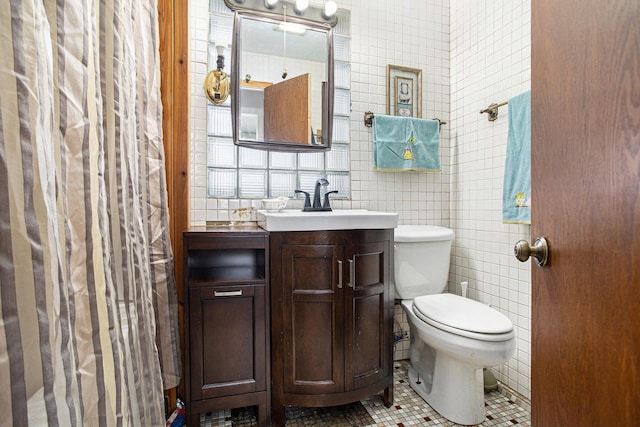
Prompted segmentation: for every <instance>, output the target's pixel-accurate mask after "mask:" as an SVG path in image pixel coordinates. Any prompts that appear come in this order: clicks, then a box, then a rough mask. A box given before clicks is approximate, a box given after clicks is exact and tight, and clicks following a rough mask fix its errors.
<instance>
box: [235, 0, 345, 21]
mask: <svg viewBox="0 0 640 427" xmlns="http://www.w3.org/2000/svg"><path fill="white" fill-rule="evenodd" d="M224 3H225V4H226V5H227V7H228V8H229V9H231V10H252V11H258V12H266V13H269V14H278V15H282V13H283V11H284V10H285V8H289V9H288V10H291V9H293V11H294V12H295V15H293V14H292V16H297V17H299V18H302V19H305V20H308V21H313V22H316V23H321V24H329V25H331V26H332V27H333V26H335V25H336V24H337V22H338V19H337V18H336V12H337V11H338V6H337V4H336V2H335V1H333V0H328V1H327V2H326V3H325V4H324V7H322V8H320V7H316V6H311V5H309V0H224Z"/></svg>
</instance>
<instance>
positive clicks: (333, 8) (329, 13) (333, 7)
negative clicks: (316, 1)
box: [322, 0, 338, 19]
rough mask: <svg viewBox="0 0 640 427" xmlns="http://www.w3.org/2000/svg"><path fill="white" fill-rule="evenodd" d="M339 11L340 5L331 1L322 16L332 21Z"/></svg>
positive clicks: (325, 6)
mask: <svg viewBox="0 0 640 427" xmlns="http://www.w3.org/2000/svg"><path fill="white" fill-rule="evenodd" d="M337 11H338V5H337V4H336V2H334V1H333V0H329V1H328V2H326V3H325V5H324V10H323V11H322V16H323V17H324V19H331V18H333V15H335V14H336V12H337Z"/></svg>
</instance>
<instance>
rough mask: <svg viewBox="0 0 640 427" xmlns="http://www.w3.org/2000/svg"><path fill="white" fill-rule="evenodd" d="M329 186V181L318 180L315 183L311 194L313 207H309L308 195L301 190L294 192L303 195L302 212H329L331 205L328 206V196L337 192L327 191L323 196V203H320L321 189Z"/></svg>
mask: <svg viewBox="0 0 640 427" xmlns="http://www.w3.org/2000/svg"><path fill="white" fill-rule="evenodd" d="M328 185H329V181H327V180H326V179H325V178H320V179H318V180H317V181H316V187H315V190H314V192H313V205H311V201H310V200H309V193H307V192H306V191H302V190H296V191H295V192H296V193H303V194H304V196H305V197H304V207H303V208H302V211H303V212H320V211H331V205H330V204H329V194H332V193H337V192H338V190H334V191H327V192H326V193H325V194H324V201H323V202H322V203H321V202H320V199H321V195H320V193H321V191H320V190H321V187H323V186H324V187H326V186H328Z"/></svg>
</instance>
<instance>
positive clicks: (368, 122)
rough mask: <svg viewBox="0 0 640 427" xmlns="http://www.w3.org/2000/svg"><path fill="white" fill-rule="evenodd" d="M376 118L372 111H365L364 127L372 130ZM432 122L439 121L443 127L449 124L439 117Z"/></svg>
mask: <svg viewBox="0 0 640 427" xmlns="http://www.w3.org/2000/svg"><path fill="white" fill-rule="evenodd" d="M374 117H375V114H373V112H372V111H365V112H364V125H365V126H366V127H368V128H370V127H371V126H373V119H374ZM431 120H437V121H438V124H439V125H440V126H442V125H446V124H447V122H446V121H444V120H440V119H439V118H437V117H434V118H433V119H431Z"/></svg>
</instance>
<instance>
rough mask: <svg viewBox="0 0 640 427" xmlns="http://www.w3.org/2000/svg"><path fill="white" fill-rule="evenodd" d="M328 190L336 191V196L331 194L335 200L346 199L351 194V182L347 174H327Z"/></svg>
mask: <svg viewBox="0 0 640 427" xmlns="http://www.w3.org/2000/svg"><path fill="white" fill-rule="evenodd" d="M327 181H329V190H338V194H333V195H332V197H333V198H336V199H348V198H349V194H350V193H351V181H350V180H349V172H327Z"/></svg>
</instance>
